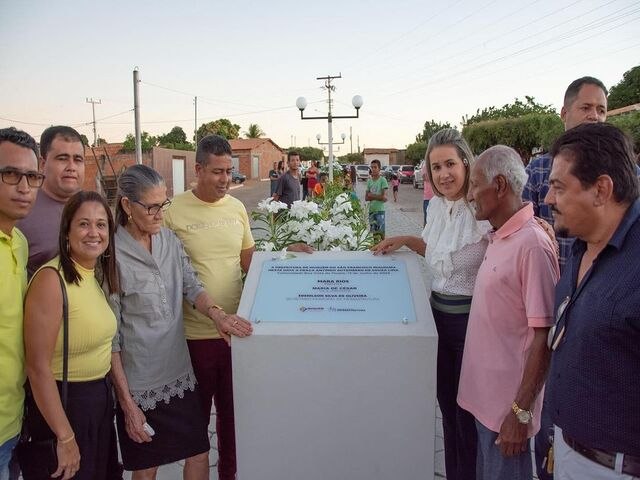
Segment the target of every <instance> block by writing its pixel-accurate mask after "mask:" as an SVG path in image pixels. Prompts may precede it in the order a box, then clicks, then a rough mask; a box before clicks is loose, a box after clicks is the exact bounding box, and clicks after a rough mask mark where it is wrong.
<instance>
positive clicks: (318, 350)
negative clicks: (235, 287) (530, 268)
mask: <svg viewBox="0 0 640 480" xmlns="http://www.w3.org/2000/svg"><path fill="white" fill-rule="evenodd" d="M295 255H296V256H295V258H288V259H281V258H279V256H280V254H279V253H271V252H256V254H255V255H254V257H253V260H252V264H251V269H250V271H249V274H248V276H247V280H246V283H245V288H244V292H243V295H242V300H241V302H240V307H239V311H238V313H239V314H240V315H242V316H243V317H245V318H247V319H249V320H251V321H252V322H253V324H254V334H253V336H251V337H249V338H246V339H238V338H234V339H233V341H232V356H233V385H234V404H235V425H236V450H237V462H238V480H391V479H394V480H395V479H398V480H414V479H415V480H418V479H420V480H427V479H432V478H433V475H434V429H435V397H436V355H437V334H436V329H435V325H434V322H433V317H432V315H431V309H430V307H429V304H428V292H427V291H426V290H425V287H424V283H423V280H422V275H421V273H420V268H419V264H418V262H421V261H422V259H421V258H420V257H418V256H416V255H414V254H413V253H408V252H401V253H394V254H393V255H388V256H384V257H378V256H375V257H374V256H373V255H372V254H371V253H370V252H316V253H314V254H311V255H308V254H295Z"/></svg>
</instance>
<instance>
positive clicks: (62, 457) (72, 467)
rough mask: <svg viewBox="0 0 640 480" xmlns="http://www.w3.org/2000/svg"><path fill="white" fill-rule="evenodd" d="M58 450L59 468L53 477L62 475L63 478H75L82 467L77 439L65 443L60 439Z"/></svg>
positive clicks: (63, 479) (65, 479)
mask: <svg viewBox="0 0 640 480" xmlns="http://www.w3.org/2000/svg"><path fill="white" fill-rule="evenodd" d="M56 452H57V454H58V469H57V470H56V471H55V473H54V474H53V475H52V477H53V478H58V477H60V479H61V480H68V479H70V478H73V476H74V475H75V474H76V473H77V472H78V470H79V469H80V450H79V449H78V444H77V443H76V439H75V438H72V439H71V440H69V441H68V442H65V443H62V442H60V441H59V440H58V446H57V447H56ZM61 475H62V476H61Z"/></svg>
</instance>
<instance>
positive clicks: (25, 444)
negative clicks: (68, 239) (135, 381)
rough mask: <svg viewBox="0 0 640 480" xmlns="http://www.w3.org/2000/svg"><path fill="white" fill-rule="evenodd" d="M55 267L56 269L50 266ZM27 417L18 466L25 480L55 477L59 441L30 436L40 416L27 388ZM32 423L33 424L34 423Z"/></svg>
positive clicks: (65, 312) (65, 333) (65, 359)
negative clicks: (35, 420) (30, 426)
mask: <svg viewBox="0 0 640 480" xmlns="http://www.w3.org/2000/svg"><path fill="white" fill-rule="evenodd" d="M49 268H53V267H49ZM54 270H56V273H57V274H58V279H59V280H60V288H61V289H62V392H61V395H60V397H61V400H62V408H63V409H64V411H65V413H66V411H67V391H68V383H67V377H68V373H69V302H68V300H67V289H66V287H65V284H64V280H63V278H62V276H61V275H60V272H59V271H58V270H57V269H55V268H54ZM25 390H26V396H27V398H26V399H25V415H24V422H23V424H22V432H21V433H20V442H19V443H18V445H17V446H16V455H17V457H18V464H19V465H20V470H22V478H23V479H24V480H42V479H48V478H51V475H53V474H54V473H55V471H56V470H57V469H58V452H57V445H58V441H57V439H56V438H50V439H46V440H34V439H33V438H31V434H30V433H29V427H28V426H29V424H30V423H32V422H33V420H34V416H35V415H40V413H39V412H38V409H37V408H38V407H37V406H36V402H35V399H34V398H33V396H32V394H31V389H30V388H29V387H28V386H27V388H25ZM30 420H31V422H30Z"/></svg>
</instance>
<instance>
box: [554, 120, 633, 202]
mask: <svg viewBox="0 0 640 480" xmlns="http://www.w3.org/2000/svg"><path fill="white" fill-rule="evenodd" d="M559 154H567V155H568V156H569V160H570V161H571V163H572V166H571V174H572V175H574V176H575V177H576V178H577V179H578V180H580V183H581V184H582V186H583V187H584V188H588V187H590V186H592V185H593V184H594V183H595V182H596V180H597V179H598V177H599V176H600V175H608V176H609V177H611V180H613V198H614V199H615V200H616V202H618V203H631V202H633V201H634V200H636V199H637V198H638V196H639V195H640V193H639V191H638V188H639V186H638V176H637V173H636V163H635V155H634V153H633V145H632V143H631V141H630V140H629V138H628V137H627V136H626V135H625V134H624V133H623V132H622V130H620V129H619V128H617V127H614V126H613V125H609V124H607V123H585V124H583V125H579V126H577V127H575V128H572V129H570V130H567V131H566V132H565V133H563V134H562V135H561V136H560V138H558V140H556V141H555V143H554V144H553V145H552V147H551V156H552V157H554V158H555V157H556V156H557V155H559Z"/></svg>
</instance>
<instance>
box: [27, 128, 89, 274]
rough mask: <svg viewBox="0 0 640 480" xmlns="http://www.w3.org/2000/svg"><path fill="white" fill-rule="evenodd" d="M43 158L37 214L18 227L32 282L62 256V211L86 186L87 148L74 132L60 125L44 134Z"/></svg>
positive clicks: (35, 209)
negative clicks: (25, 246) (26, 245)
mask: <svg viewBox="0 0 640 480" xmlns="http://www.w3.org/2000/svg"><path fill="white" fill-rule="evenodd" d="M40 156H41V158H40V166H41V169H42V171H43V173H44V174H45V176H46V178H45V180H44V183H43V184H42V187H41V188H40V191H39V192H38V196H37V198H36V202H35V205H34V206H33V210H31V213H30V214H29V215H28V216H27V217H26V218H24V219H23V220H20V221H19V222H18V225H17V226H18V228H19V229H20V230H21V231H22V233H24V236H25V237H27V241H28V242H29V262H28V264H27V274H28V276H29V278H31V276H32V275H33V274H34V273H35V271H36V270H37V269H38V268H40V266H42V265H43V264H45V263H46V262H48V261H49V260H51V259H52V258H53V257H55V256H56V255H57V254H58V232H59V230H60V218H61V217H62V209H63V208H64V206H65V204H66V203H67V200H69V198H71V197H72V196H73V195H74V194H75V193H76V192H78V191H80V190H82V185H83V184H84V145H83V143H82V137H80V134H79V133H78V132H77V131H76V130H74V129H73V128H71V127H67V126H61V125H59V126H54V127H49V128H47V129H46V130H45V131H44V132H42V135H41V136H40Z"/></svg>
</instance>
